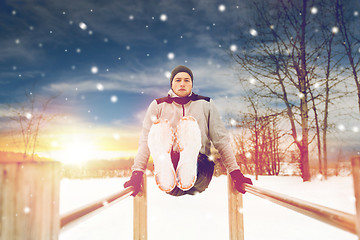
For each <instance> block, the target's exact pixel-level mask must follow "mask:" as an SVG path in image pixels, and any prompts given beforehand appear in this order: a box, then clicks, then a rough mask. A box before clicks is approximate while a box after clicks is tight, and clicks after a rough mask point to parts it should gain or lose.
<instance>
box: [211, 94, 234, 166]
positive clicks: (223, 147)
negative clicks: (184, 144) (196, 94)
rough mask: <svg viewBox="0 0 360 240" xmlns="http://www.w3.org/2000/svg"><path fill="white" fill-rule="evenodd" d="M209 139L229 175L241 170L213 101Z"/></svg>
mask: <svg viewBox="0 0 360 240" xmlns="http://www.w3.org/2000/svg"><path fill="white" fill-rule="evenodd" d="M209 112H210V113H209V137H210V140H211V141H212V143H213V144H214V147H215V148H216V149H217V150H218V152H219V154H220V156H221V160H222V162H223V163H224V166H225V167H226V170H227V172H228V173H230V172H232V171H234V170H237V169H240V167H239V165H238V164H237V162H236V158H235V155H234V152H233V150H232V148H231V145H230V138H229V136H228V131H227V130H226V128H225V126H224V123H223V122H222V120H221V118H220V114H219V112H218V111H217V109H216V107H215V104H214V102H213V100H212V99H211V100H210V110H209Z"/></svg>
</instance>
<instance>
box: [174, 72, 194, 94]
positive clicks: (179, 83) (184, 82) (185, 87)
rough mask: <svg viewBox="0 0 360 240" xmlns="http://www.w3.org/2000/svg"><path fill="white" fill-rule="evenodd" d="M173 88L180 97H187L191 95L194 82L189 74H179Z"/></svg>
mask: <svg viewBox="0 0 360 240" xmlns="http://www.w3.org/2000/svg"><path fill="white" fill-rule="evenodd" d="M171 88H172V90H173V91H174V93H175V94H176V95H178V96H179V97H186V96H188V95H189V94H190V93H191V89H192V81H191V77H190V75H189V74H188V73H187V72H179V73H177V74H176V75H175V77H174V79H173V81H172V84H171Z"/></svg>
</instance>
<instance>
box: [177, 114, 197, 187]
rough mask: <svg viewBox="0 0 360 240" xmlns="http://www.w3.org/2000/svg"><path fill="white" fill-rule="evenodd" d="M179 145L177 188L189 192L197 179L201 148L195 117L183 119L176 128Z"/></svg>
mask: <svg viewBox="0 0 360 240" xmlns="http://www.w3.org/2000/svg"><path fill="white" fill-rule="evenodd" d="M176 138H177V144H178V147H179V151H180V159H179V164H178V166H177V169H176V175H177V179H178V181H177V186H178V187H179V188H180V189H181V190H184V191H186V190H189V189H190V188H192V187H193V186H194V184H195V181H196V177H197V159H198V155H199V151H200V148H201V132H200V128H199V125H198V123H197V121H196V119H195V118H193V117H183V118H182V119H181V120H180V123H179V125H178V126H177V128H176Z"/></svg>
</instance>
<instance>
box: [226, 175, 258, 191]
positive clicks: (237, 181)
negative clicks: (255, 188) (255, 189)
mask: <svg viewBox="0 0 360 240" xmlns="http://www.w3.org/2000/svg"><path fill="white" fill-rule="evenodd" d="M230 176H231V178H232V180H233V182H234V185H235V188H236V190H238V191H239V192H241V193H242V194H244V193H245V190H244V189H243V188H242V185H243V183H248V184H251V185H252V184H253V183H252V181H251V179H250V178H247V177H245V176H244V175H243V174H242V173H241V172H240V170H234V171H232V172H231V173H230Z"/></svg>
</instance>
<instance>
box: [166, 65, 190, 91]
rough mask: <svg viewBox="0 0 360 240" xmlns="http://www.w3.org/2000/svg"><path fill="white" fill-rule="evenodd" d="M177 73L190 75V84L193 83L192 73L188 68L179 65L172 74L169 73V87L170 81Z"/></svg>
mask: <svg viewBox="0 0 360 240" xmlns="http://www.w3.org/2000/svg"><path fill="white" fill-rule="evenodd" d="M179 72H186V73H188V74H189V75H190V77H191V82H192V83H194V77H193V73H192V71H191V70H190V69H189V68H188V67H185V66H182V65H179V66H177V67H175V68H174V69H173V70H172V72H171V76H170V86H171V85H172V81H173V79H174V77H175V75H176V74H178V73H179Z"/></svg>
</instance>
